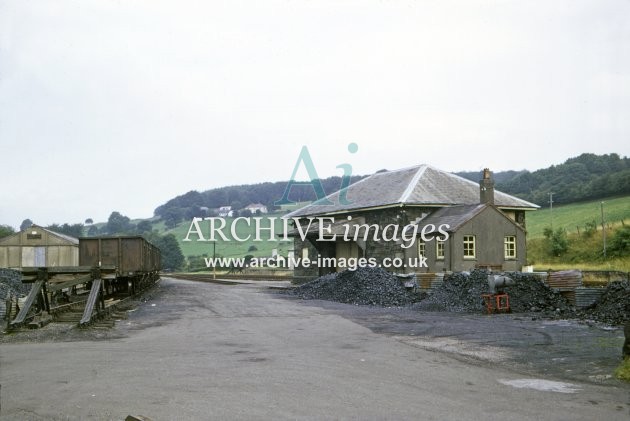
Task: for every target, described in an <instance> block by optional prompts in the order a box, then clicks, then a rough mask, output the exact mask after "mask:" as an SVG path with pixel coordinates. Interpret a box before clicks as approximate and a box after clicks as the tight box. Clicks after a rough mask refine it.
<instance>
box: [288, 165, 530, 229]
mask: <svg viewBox="0 0 630 421" xmlns="http://www.w3.org/2000/svg"><path fill="white" fill-rule="evenodd" d="M346 197H347V199H348V201H349V202H350V203H349V204H340V203H339V191H337V192H335V193H333V194H331V195H328V196H327V199H328V200H330V201H331V202H333V204H332V205H326V204H322V201H321V200H318V201H315V202H313V203H311V204H309V205H306V206H304V207H302V208H300V209H297V210H295V211H293V212H291V213H289V214H287V215H286V217H289V218H291V217H301V216H311V215H325V214H331V213H340V212H345V211H350V210H358V209H368V208H375V207H393V206H401V205H406V206H423V205H424V206H453V205H478V204H479V184H478V183H475V182H473V181H470V180H467V179H465V178H462V177H460V176H458V175H455V174H452V173H449V172H446V171H442V170H440V169H437V168H435V167H432V166H430V165H426V164H423V165H418V166H415V167H410V168H403V169H400V170H394V171H385V172H378V173H376V174H373V175H371V176H369V177H367V178H364V179H362V180H360V181H358V182H356V183H354V184H352V185H350V186H349V187H348V189H347V191H346ZM494 203H495V206H497V207H499V208H511V209H523V210H534V209H537V208H539V206H538V205H535V204H533V203H530V202H527V201H525V200H522V199H519V198H517V197H514V196H511V195H509V194H506V193H503V192H500V191H498V190H495V191H494Z"/></svg>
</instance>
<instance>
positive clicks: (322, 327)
mask: <svg viewBox="0 0 630 421" xmlns="http://www.w3.org/2000/svg"><path fill="white" fill-rule="evenodd" d="M267 287H268V285H266V284H260V283H253V284H250V285H216V284H210V283H201V282H192V281H183V280H173V279H169V278H163V279H162V280H161V282H160V284H159V286H158V287H156V288H154V289H153V290H151V291H150V292H148V293H146V294H145V296H144V299H143V300H142V302H140V303H139V304H138V307H137V308H136V309H134V310H132V311H130V313H129V317H128V319H127V320H121V321H119V322H117V324H116V327H114V328H112V329H90V330H79V329H75V328H71V327H69V326H63V325H61V326H60V325H58V324H57V325H49V326H47V327H45V328H43V329H41V330H39V331H33V332H20V333H17V334H10V335H2V336H1V337H0V385H1V389H0V404H1V406H0V419H1V420H5V419H6V420H13V419H19V420H23V419H26V420H55V419H59V420H75V419H77V420H78V419H97V420H101V419H103V420H109V419H113V420H122V419H124V418H125V417H126V416H127V415H130V414H132V415H143V416H145V417H148V418H150V419H152V420H180V419H181V420H191V419H201V420H205V419H318V420H320V419H361V420H363V419H396V420H401V419H414V420H418V419H422V420H451V419H452V420H464V419H488V420H493V419H497V420H499V419H500V420H527V419H545V420H555V419H557V420H566V419H572V420H593V419H606V420H627V419H629V418H630V386H628V385H627V384H624V383H621V382H619V381H617V380H614V379H612V378H609V377H608V376H609V375H610V374H611V368H614V367H615V366H616V365H617V364H618V363H619V356H620V353H621V344H622V342H623V334H622V332H621V331H620V330H614V329H608V328H605V327H603V326H598V325H592V326H589V325H586V324H581V323H577V322H567V321H544V320H532V318H531V316H530V315H500V316H483V315H472V314H450V313H424V312H414V311H411V310H408V309H398V308H391V309H387V308H376V307H363V306H352V305H346V304H338V303H330V302H324V301H302V300H298V299H294V298H288V297H286V296H283V295H280V294H278V293H277V292H274V291H271V290H269V289H268V288H267Z"/></svg>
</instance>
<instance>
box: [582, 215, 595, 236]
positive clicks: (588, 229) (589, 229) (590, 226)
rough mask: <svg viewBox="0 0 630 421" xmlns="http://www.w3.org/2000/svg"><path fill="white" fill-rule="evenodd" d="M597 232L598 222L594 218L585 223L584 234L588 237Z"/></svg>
mask: <svg viewBox="0 0 630 421" xmlns="http://www.w3.org/2000/svg"><path fill="white" fill-rule="evenodd" d="M596 232H597V222H595V220H594V219H593V220H592V221H590V222H587V223H586V224H584V236H585V237H586V238H591V237H592V236H593V234H595V233H596Z"/></svg>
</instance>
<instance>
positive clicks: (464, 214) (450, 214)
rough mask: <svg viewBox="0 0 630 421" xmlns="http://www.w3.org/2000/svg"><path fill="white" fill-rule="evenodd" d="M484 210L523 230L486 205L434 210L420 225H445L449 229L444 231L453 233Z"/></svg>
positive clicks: (498, 211) (458, 206) (495, 209)
mask: <svg viewBox="0 0 630 421" xmlns="http://www.w3.org/2000/svg"><path fill="white" fill-rule="evenodd" d="M485 209H490V210H493V211H494V212H497V213H498V214H500V215H501V216H502V217H504V218H506V219H507V220H509V221H510V222H511V223H512V224H514V225H516V226H517V227H519V228H521V229H523V228H522V227H521V226H520V225H519V224H517V223H516V222H515V221H513V220H512V219H510V218H508V217H507V216H506V215H505V214H504V213H503V212H501V211H500V210H498V209H497V208H496V207H495V206H492V205H488V204H478V205H457V206H447V207H444V208H441V209H438V210H436V211H435V212H433V213H431V214H430V215H429V216H427V217H426V218H424V219H423V220H422V225H423V226H424V225H429V224H433V225H435V226H436V227H437V226H440V225H442V224H447V225H448V226H449V227H448V229H446V231H447V232H455V231H457V230H458V229H459V228H461V227H462V226H463V225H464V224H465V223H466V222H468V221H470V220H471V219H473V218H474V217H475V216H477V215H479V214H480V213H481V212H483V211H484V210H485Z"/></svg>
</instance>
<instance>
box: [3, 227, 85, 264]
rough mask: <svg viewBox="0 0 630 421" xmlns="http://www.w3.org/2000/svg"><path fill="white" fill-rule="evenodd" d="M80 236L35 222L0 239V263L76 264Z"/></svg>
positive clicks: (77, 261) (77, 262)
mask: <svg viewBox="0 0 630 421" xmlns="http://www.w3.org/2000/svg"><path fill="white" fill-rule="evenodd" d="M78 265H79V240H78V239H76V238H74V237H70V236H68V235H65V234H60V233H58V232H54V231H50V230H48V229H46V228H43V227H40V226H38V225H31V226H30V227H29V228H27V229H25V230H23V231H20V232H18V233H15V234H13V235H10V236H8V237H4V238H2V239H0V267H3V268H11V269H18V270H19V269H21V268H23V267H41V266H49V267H54V266H78Z"/></svg>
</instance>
